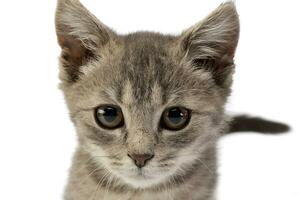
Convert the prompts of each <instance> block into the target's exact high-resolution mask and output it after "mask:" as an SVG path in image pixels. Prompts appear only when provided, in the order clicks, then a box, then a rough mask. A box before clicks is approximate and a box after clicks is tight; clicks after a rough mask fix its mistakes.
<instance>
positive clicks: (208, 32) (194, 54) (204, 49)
mask: <svg viewBox="0 0 300 200" xmlns="http://www.w3.org/2000/svg"><path fill="white" fill-rule="evenodd" d="M238 38H239V19H238V14H237V12H236V8H235V5H234V3H233V2H226V3H223V4H221V5H220V6H219V7H218V8H217V9H216V10H215V11H213V12H212V13H211V14H210V15H209V16H208V17H206V18H205V19H204V20H203V21H201V22H199V23H197V24H196V25H194V26H192V27H191V28H189V29H188V30H186V31H184V32H183V34H182V35H181V50H183V52H184V60H185V61H188V62H191V63H192V64H193V65H194V66H195V67H196V68H204V69H206V70H209V71H211V72H213V73H214V75H217V76H218V77H215V78H216V81H217V83H218V84H222V81H224V80H225V79H226V77H224V76H225V74H228V73H230V72H231V70H230V69H228V68H230V67H231V68H232V67H233V57H234V53H235V49H236V46H237V43H238Z"/></svg>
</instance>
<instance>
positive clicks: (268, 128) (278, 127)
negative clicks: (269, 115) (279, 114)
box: [227, 115, 290, 134]
mask: <svg viewBox="0 0 300 200" xmlns="http://www.w3.org/2000/svg"><path fill="white" fill-rule="evenodd" d="M289 130H290V127H289V126H288V125H286V124H284V123H281V122H275V121H270V120H267V119H263V118H259V117H250V116H247V115H238V116H234V117H233V118H232V121H231V123H230V125H229V130H228V132H227V133H234V132H247V131H250V132H258V133H265V134H279V133H285V132H288V131H289Z"/></svg>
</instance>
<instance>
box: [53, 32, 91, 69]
mask: <svg viewBox="0 0 300 200" xmlns="http://www.w3.org/2000/svg"><path fill="white" fill-rule="evenodd" d="M57 38H58V43H59V45H60V46H61V48H62V50H63V55H64V57H65V59H66V61H67V62H69V64H71V65H73V66H81V65H83V64H84V62H85V60H86V57H87V55H88V53H89V51H88V49H86V48H85V46H84V45H83V44H82V42H81V41H80V40H79V39H77V38H75V37H74V36H69V35H58V36H57Z"/></svg>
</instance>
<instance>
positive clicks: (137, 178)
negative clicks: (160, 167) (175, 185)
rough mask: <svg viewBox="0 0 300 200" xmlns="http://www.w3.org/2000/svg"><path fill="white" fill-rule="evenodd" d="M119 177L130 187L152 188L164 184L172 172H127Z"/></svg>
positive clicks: (123, 172)
mask: <svg viewBox="0 0 300 200" xmlns="http://www.w3.org/2000/svg"><path fill="white" fill-rule="evenodd" d="M118 175H119V177H120V178H121V179H122V180H123V181H124V182H125V183H126V184H128V185H130V186H131V187H133V188H136V189H145V188H151V187H154V186H156V185H159V184H161V183H163V182H164V181H165V180H166V179H167V177H168V176H169V175H171V173H170V171H169V172H166V171H156V170H155V171H154V170H144V169H136V170H126V171H121V172H120V173H119V174H118Z"/></svg>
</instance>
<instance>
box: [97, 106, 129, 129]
mask: <svg viewBox="0 0 300 200" xmlns="http://www.w3.org/2000/svg"><path fill="white" fill-rule="evenodd" d="M95 120H96V122H97V124H98V125H99V126H101V127H102V128H105V129H116V128H119V127H121V126H123V125H124V118H123V114H122V110H121V108H120V107H118V106H113V105H103V106H100V107H98V108H97V109H96V110H95Z"/></svg>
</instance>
